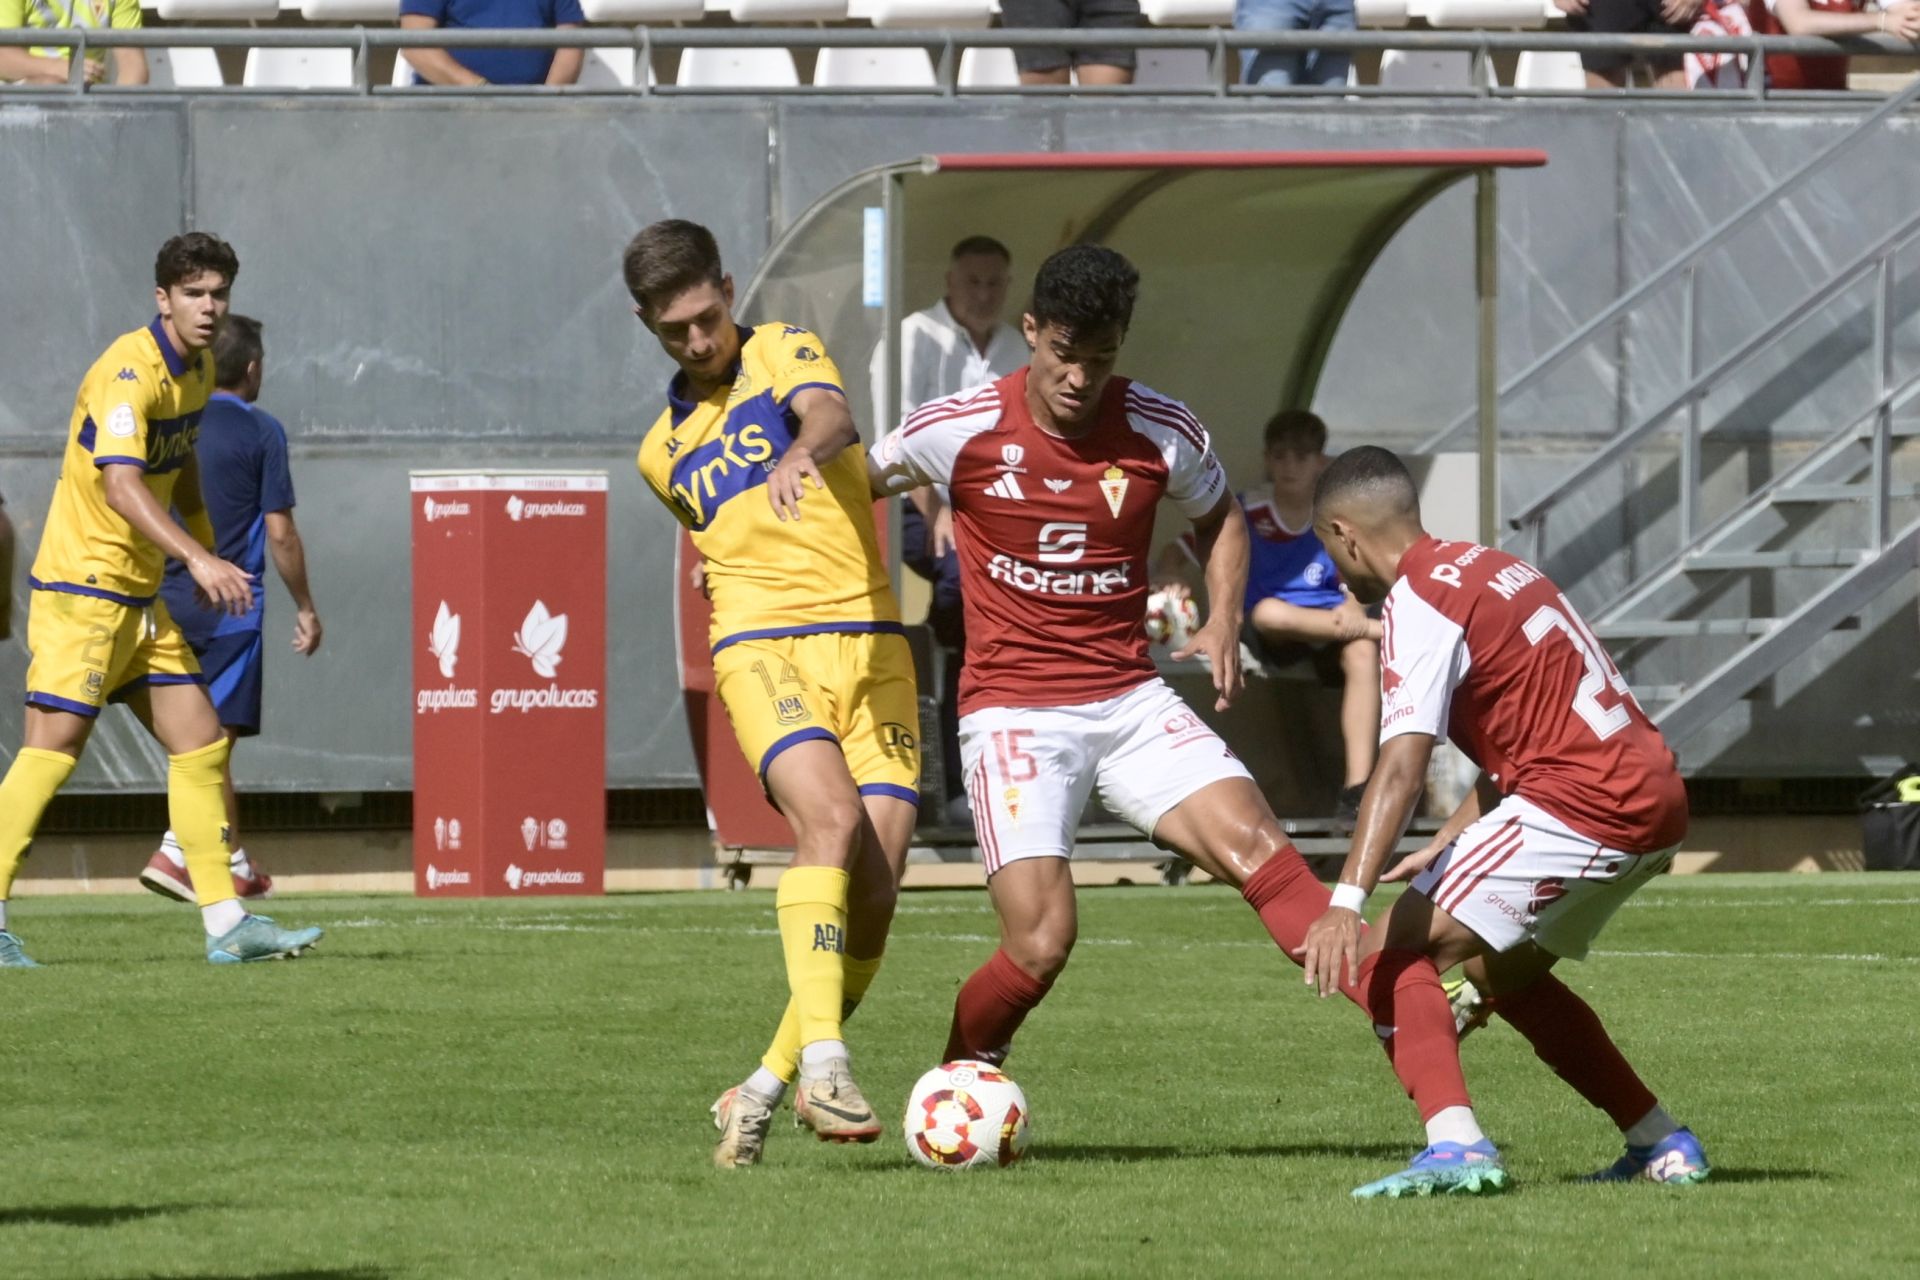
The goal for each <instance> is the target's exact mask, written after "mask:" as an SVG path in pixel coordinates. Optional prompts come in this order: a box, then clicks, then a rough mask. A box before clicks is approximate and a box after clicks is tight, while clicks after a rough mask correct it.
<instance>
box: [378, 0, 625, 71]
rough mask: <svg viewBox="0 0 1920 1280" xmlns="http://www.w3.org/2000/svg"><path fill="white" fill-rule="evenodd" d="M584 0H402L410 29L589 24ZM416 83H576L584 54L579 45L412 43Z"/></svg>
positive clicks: (404, 23) (402, 22) (404, 19)
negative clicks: (526, 46)
mask: <svg viewBox="0 0 1920 1280" xmlns="http://www.w3.org/2000/svg"><path fill="white" fill-rule="evenodd" d="M586 21H587V19H586V15H585V14H584V13H582V12H581V10H580V0H400V26H401V29H402V30H406V31H431V30H433V29H434V28H436V27H468V28H475V29H480V30H486V29H489V28H491V29H494V30H501V29H505V28H514V27H538V28H562V27H578V26H584V25H585V24H586ZM403 56H404V57H405V58H406V60H407V62H408V63H409V64H411V65H412V67H413V72H414V83H415V84H440V85H457V86H471V85H477V84H552V85H560V84H572V83H574V81H576V80H578V79H579V78H580V63H581V61H582V59H583V58H584V57H585V54H584V53H583V52H582V51H581V50H579V49H559V50H554V49H408V50H406V51H405V53H404V55H403Z"/></svg>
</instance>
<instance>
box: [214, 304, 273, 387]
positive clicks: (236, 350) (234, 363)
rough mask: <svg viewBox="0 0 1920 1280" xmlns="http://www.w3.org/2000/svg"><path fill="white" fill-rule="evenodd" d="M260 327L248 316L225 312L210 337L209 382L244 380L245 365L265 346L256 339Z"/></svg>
mask: <svg viewBox="0 0 1920 1280" xmlns="http://www.w3.org/2000/svg"><path fill="white" fill-rule="evenodd" d="M263 327H264V326H263V325H261V323H260V322H259V321H258V320H255V319H254V318H253V317H252V316H242V315H233V314H229V315H228V316H227V322H226V323H225V324H224V325H222V326H220V336H219V337H217V338H215V339H214V340H213V385H214V386H216V387H222V388H228V389H231V388H233V387H237V386H239V385H241V384H242V383H244V382H245V381H246V380H247V366H249V365H251V364H252V363H253V362H254V361H256V360H259V359H261V358H263V357H264V356H265V355H266V353H267V348H266V345H265V344H264V343H262V342H261V341H260V331H261V329H262V328H263Z"/></svg>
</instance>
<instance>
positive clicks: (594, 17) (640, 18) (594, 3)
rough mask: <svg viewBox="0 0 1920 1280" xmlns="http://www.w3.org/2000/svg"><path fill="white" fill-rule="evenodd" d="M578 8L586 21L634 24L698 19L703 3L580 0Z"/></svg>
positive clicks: (687, 0) (692, 0) (684, 0)
mask: <svg viewBox="0 0 1920 1280" xmlns="http://www.w3.org/2000/svg"><path fill="white" fill-rule="evenodd" d="M580 11H581V12H582V13H584V14H586V15H587V21H588V22H609V23H617V24H618V25H620V26H623V27H635V26H641V25H644V24H646V23H650V22H698V21H700V15H701V14H702V13H704V12H705V11H706V6H705V5H704V4H703V3H702V0H580Z"/></svg>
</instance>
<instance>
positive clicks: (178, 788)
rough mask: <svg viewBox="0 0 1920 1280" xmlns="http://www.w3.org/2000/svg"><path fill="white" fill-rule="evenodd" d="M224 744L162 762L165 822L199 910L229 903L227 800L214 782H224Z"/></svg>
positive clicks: (231, 894)
mask: <svg viewBox="0 0 1920 1280" xmlns="http://www.w3.org/2000/svg"><path fill="white" fill-rule="evenodd" d="M230 750H232V744H230V743H229V742H228V741H227V740H226V739H225V738H222V739H220V740H219V741H218V742H216V743H214V744H213V745H212V746H210V747H202V748H200V749H199V750H198V751H189V752H187V753H186V754H185V755H180V756H168V757H167V821H168V822H170V823H171V824H172V825H173V834H174V836H175V838H176V839H178V840H179V841H180V852H181V853H182V854H183V855H184V856H185V857H186V860H187V878H188V879H189V880H191V881H193V896H194V898H195V899H196V900H197V901H198V902H199V904H200V905H201V906H203V907H210V906H213V905H214V904H215V903H218V902H231V901H232V900H233V899H234V898H236V897H238V896H239V895H238V894H236V893H235V892H234V891H233V868H232V863H231V862H230V860H229V859H230V857H231V855H232V851H231V850H230V849H228V848H227V840H228V837H229V834H230V833H229V832H228V830H227V800H226V794H225V792H224V791H223V790H222V788H221V785H220V782H221V779H222V778H223V777H225V776H226V770H227V753H228V752H229V751H230Z"/></svg>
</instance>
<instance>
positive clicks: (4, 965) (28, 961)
mask: <svg viewBox="0 0 1920 1280" xmlns="http://www.w3.org/2000/svg"><path fill="white" fill-rule="evenodd" d="M38 968H40V962H39V961H37V960H35V959H34V958H33V957H32V956H30V955H28V954H27V953H26V952H25V951H23V950H21V949H20V939H18V938H16V937H14V936H13V935H12V934H11V933H8V932H7V931H6V930H5V929H0V969H38Z"/></svg>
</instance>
